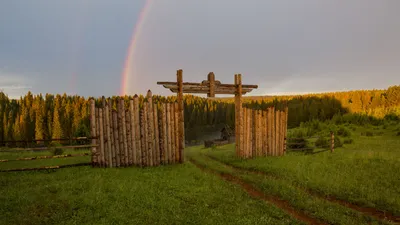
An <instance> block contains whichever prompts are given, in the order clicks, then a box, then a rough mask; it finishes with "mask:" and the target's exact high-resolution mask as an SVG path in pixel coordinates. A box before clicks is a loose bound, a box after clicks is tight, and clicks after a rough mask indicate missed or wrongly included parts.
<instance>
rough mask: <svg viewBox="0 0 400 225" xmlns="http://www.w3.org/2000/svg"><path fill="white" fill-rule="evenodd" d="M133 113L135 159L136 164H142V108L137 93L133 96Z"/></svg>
mask: <svg viewBox="0 0 400 225" xmlns="http://www.w3.org/2000/svg"><path fill="white" fill-rule="evenodd" d="M133 114H134V122H133V123H134V124H133V126H134V130H135V146H136V149H135V152H134V160H135V162H134V163H135V165H138V166H141V165H142V148H141V147H142V145H141V143H140V140H141V134H140V109H139V97H138V96H137V95H135V96H133Z"/></svg>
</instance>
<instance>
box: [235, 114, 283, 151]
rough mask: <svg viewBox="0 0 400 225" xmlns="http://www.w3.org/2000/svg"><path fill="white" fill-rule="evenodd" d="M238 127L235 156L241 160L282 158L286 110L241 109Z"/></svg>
mask: <svg viewBox="0 0 400 225" xmlns="http://www.w3.org/2000/svg"><path fill="white" fill-rule="evenodd" d="M241 115H242V119H241V121H239V122H240V125H239V129H240V130H239V135H240V138H239V139H240V143H239V146H238V149H237V150H238V152H237V155H238V156H239V157H241V158H253V157H260V156H283V155H284V154H285V152H286V134H287V118H288V117H287V116H288V109H287V108H285V110H284V111H280V110H276V109H275V108H274V107H271V108H268V109H267V110H254V109H249V108H246V107H243V108H242V113H241Z"/></svg>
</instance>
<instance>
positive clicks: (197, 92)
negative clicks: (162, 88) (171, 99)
mask: <svg viewBox="0 0 400 225" xmlns="http://www.w3.org/2000/svg"><path fill="white" fill-rule="evenodd" d="M170 90H171V91H172V92H173V93H178V89H170ZM251 91H252V90H251V89H246V90H242V94H246V93H248V92H251ZM183 93H193V94H208V90H196V89H190V90H183ZM215 94H232V95H233V94H235V90H215Z"/></svg>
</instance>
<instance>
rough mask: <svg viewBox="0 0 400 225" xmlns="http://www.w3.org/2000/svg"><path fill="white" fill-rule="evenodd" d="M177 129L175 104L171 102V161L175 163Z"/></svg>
mask: <svg viewBox="0 0 400 225" xmlns="http://www.w3.org/2000/svg"><path fill="white" fill-rule="evenodd" d="M175 137H176V130H175V104H174V103H171V157H172V158H171V161H172V163H175V153H176V138H175Z"/></svg>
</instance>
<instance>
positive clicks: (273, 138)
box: [271, 107, 276, 156]
mask: <svg viewBox="0 0 400 225" xmlns="http://www.w3.org/2000/svg"><path fill="white" fill-rule="evenodd" d="M275 131H276V129H275V107H272V108H271V139H272V150H271V155H272V156H276V142H275V140H276V132H275Z"/></svg>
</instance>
